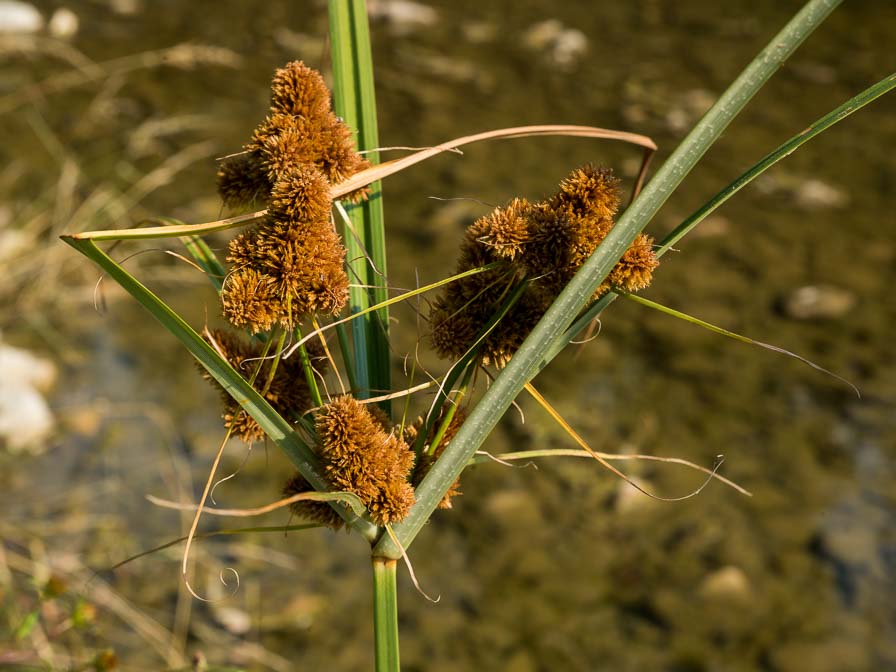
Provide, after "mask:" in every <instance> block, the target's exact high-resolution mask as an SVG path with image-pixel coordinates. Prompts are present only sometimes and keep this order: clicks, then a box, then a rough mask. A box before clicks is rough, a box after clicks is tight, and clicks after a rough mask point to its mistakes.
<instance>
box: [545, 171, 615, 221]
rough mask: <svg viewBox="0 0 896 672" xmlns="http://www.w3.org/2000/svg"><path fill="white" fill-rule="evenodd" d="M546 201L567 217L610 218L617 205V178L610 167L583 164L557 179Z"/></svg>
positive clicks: (553, 208)
mask: <svg viewBox="0 0 896 672" xmlns="http://www.w3.org/2000/svg"><path fill="white" fill-rule="evenodd" d="M548 204H549V205H550V207H551V209H552V210H556V211H559V212H564V213H566V214H567V215H568V216H570V217H603V218H611V217H613V216H614V215H615V214H616V211H617V210H618V209H619V179H618V178H616V177H615V176H614V175H613V171H612V170H610V169H609V168H597V167H595V166H592V165H590V164H589V165H586V166H582V167H581V168H577V169H576V170H574V171H572V172H571V173H570V174H569V175H568V176H567V177H566V178H565V179H564V180H563V181H562V182H561V183H560V189H559V191H558V192H557V193H556V194H555V195H554V196H553V197H552V198H551V199H550V200H549V201H548Z"/></svg>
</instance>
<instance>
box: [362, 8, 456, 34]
mask: <svg viewBox="0 0 896 672" xmlns="http://www.w3.org/2000/svg"><path fill="white" fill-rule="evenodd" d="M367 14H368V16H369V17H370V18H371V19H374V20H380V21H386V22H388V23H389V24H390V25H391V26H392V27H393V28H394V29H395V30H396V31H397V32H399V33H407V32H410V31H411V30H413V29H415V28H426V27H428V26H433V25H435V24H436V23H438V20H439V13H438V12H437V11H436V10H435V9H433V8H432V7H429V6H427V5H424V4H422V3H420V2H412V1H411V0H371V1H370V2H369V3H368V5H367Z"/></svg>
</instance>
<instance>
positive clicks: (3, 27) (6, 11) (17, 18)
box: [0, 0, 44, 33]
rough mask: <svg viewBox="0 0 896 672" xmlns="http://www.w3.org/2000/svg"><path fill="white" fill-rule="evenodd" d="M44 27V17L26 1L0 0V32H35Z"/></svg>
mask: <svg viewBox="0 0 896 672" xmlns="http://www.w3.org/2000/svg"><path fill="white" fill-rule="evenodd" d="M43 27H44V17H43V16H41V14H40V12H39V11H37V9H35V8H34V7H33V6H32V5H29V4H28V3H27V2H16V1H15V0H2V1H0V33H36V32H37V31H39V30H40V29H41V28H43Z"/></svg>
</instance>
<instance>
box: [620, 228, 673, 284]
mask: <svg viewBox="0 0 896 672" xmlns="http://www.w3.org/2000/svg"><path fill="white" fill-rule="evenodd" d="M659 265H660V261H659V259H658V258H657V256H656V253H655V252H654V251H653V238H651V237H650V236H647V235H645V234H643V233H639V234H638V236H637V237H636V238H635V240H634V241H633V242H632V244H631V246H630V247H629V248H628V249H627V250H626V251H625V254H624V255H622V258H621V259H620V260H619V262H618V263H617V264H616V265H615V266H614V267H613V270H612V271H610V275H609V276H608V277H607V281H608V282H609V283H610V284H611V285H613V286H614V287H619V288H621V289H624V290H625V291H627V292H637V291H638V290H641V289H644V288H645V287H647V286H648V285H650V281H651V279H652V278H653V271H654V270H655V269H656V267H657V266H659Z"/></svg>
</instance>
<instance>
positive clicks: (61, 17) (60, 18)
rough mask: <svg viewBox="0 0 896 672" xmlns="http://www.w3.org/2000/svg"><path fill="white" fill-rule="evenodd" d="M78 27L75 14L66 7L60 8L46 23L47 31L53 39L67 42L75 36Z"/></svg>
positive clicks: (78, 23) (78, 22)
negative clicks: (56, 38)
mask: <svg viewBox="0 0 896 672" xmlns="http://www.w3.org/2000/svg"><path fill="white" fill-rule="evenodd" d="M79 25H80V21H79V20H78V15H77V14H75V13H74V12H73V11H72V10H70V9H68V8H66V7H60V8H59V9H57V10H56V11H55V12H53V16H51V17H50V21H49V23H47V30H48V31H50V35H52V36H53V37H58V38H59V39H61V40H67V39H68V38H70V37H74V36H75V34H77V32H78V27H79Z"/></svg>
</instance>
